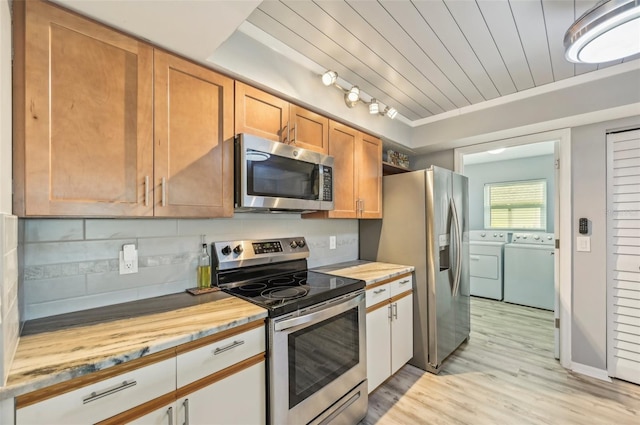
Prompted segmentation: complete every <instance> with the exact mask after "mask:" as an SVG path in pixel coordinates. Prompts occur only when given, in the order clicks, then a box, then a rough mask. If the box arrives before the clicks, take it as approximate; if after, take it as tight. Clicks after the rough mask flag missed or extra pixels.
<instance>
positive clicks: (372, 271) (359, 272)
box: [313, 260, 415, 286]
mask: <svg viewBox="0 0 640 425" xmlns="http://www.w3.org/2000/svg"><path fill="white" fill-rule="evenodd" d="M313 270H314V271H317V272H321V273H327V274H332V275H335V276H343V277H349V278H353V279H362V280H364V281H365V283H366V285H367V286H369V285H372V284H374V283H378V282H381V281H383V280H387V279H392V278H394V277H397V276H401V275H403V274H406V273H411V272H413V271H414V270H415V267H414V266H407V265H403V264H391V263H385V262H381V261H366V260H354V261H347V262H344V263H338V264H330V265H327V266H321V267H317V268H314V269H313Z"/></svg>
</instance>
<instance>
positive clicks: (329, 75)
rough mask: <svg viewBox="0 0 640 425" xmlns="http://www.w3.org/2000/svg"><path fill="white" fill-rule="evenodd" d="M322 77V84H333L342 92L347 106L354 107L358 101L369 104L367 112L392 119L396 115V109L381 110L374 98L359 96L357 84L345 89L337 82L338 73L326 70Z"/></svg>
mask: <svg viewBox="0 0 640 425" xmlns="http://www.w3.org/2000/svg"><path fill="white" fill-rule="evenodd" d="M320 77H321V78H322V84H324V85H325V86H327V87H329V86H334V87H336V88H338V89H339V90H340V91H342V93H344V103H345V105H347V106H348V107H349V108H353V107H355V106H356V105H357V104H358V103H362V104H364V105H368V106H369V113H370V114H371V115H376V114H377V115H380V116H383V115H386V116H387V117H389V118H391V119H394V118H395V117H396V116H397V115H398V111H397V110H396V109H395V108H391V107H389V106H387V107H386V108H385V109H384V111H381V109H382V106H381V105H380V102H378V101H377V100H376V99H374V98H371V100H370V101H368V102H367V101H366V100H363V99H362V98H361V97H360V88H359V87H358V86H352V87H351V88H350V89H348V90H347V89H346V88H344V87H342V86H341V85H340V84H338V73H337V72H335V71H331V70H329V71H326V72H325V73H324V74H322V75H321V76H320Z"/></svg>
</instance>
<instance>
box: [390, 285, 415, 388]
mask: <svg viewBox="0 0 640 425" xmlns="http://www.w3.org/2000/svg"><path fill="white" fill-rule="evenodd" d="M391 307H392V313H393V318H392V320H391V374H392V375H393V374H394V373H396V372H397V371H398V369H400V368H401V367H402V366H404V365H405V363H407V362H408V361H409V360H410V359H411V357H413V295H412V294H411V292H409V293H408V295H406V296H402V298H400V299H397V300H396V301H393V302H392V304H391Z"/></svg>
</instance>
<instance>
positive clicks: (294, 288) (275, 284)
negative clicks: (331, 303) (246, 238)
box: [222, 270, 365, 317]
mask: <svg viewBox="0 0 640 425" xmlns="http://www.w3.org/2000/svg"><path fill="white" fill-rule="evenodd" d="M364 286H365V282H364V281H362V280H357V279H350V278H345V277H339V276H333V275H330V274H326V273H319V272H313V271H308V270H304V271H296V272H289V273H282V274H276V275H271V276H268V277H264V278H257V279H251V280H247V281H242V282H237V283H234V284H230V285H228V286H226V287H222V289H223V290H224V291H225V292H227V293H230V294H233V295H236V296H238V297H240V298H243V299H245V300H247V301H251V302H253V303H255V304H257V305H259V306H261V307H264V308H266V309H268V310H269V316H270V317H275V316H280V315H283V314H286V313H290V312H292V311H295V310H298V309H301V308H305V307H308V306H310V305H313V304H317V303H320V302H323V301H326V300H329V299H331V298H335V297H338V296H341V295H344V294H347V293H349V292H354V291H357V290H359V289H362V288H364Z"/></svg>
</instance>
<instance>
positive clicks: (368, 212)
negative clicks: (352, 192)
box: [357, 133, 382, 218]
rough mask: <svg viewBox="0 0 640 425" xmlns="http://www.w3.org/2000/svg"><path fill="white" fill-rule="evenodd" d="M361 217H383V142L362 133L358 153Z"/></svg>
mask: <svg viewBox="0 0 640 425" xmlns="http://www.w3.org/2000/svg"><path fill="white" fill-rule="evenodd" d="M358 158H359V161H358V165H357V170H358V171H357V173H358V197H359V199H360V202H361V203H360V214H359V218H382V142H381V140H380V139H378V138H376V137H372V136H369V135H368V134H365V133H362V143H361V144H360V152H359V154H358Z"/></svg>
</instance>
